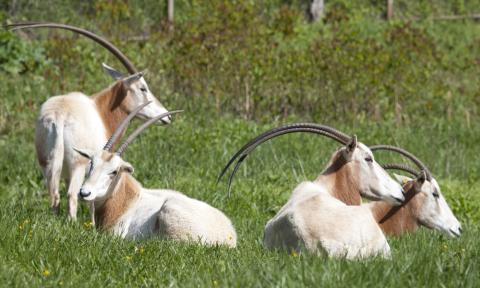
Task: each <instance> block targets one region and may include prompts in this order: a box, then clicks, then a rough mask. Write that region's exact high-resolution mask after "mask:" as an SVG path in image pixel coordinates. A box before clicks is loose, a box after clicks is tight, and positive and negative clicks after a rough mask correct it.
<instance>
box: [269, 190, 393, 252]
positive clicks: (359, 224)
mask: <svg viewBox="0 0 480 288" xmlns="http://www.w3.org/2000/svg"><path fill="white" fill-rule="evenodd" d="M263 243H264V245H265V247H266V248H268V249H274V248H285V249H291V250H295V251H299V250H301V249H302V248H305V249H307V250H308V251H309V252H314V253H322V252H324V253H326V254H327V255H328V256H331V257H346V258H347V259H353V258H365V257H370V256H375V255H379V256H383V257H386V258H388V257H390V246H389V245H388V243H387V240H386V239H385V236H384V235H383V233H382V231H381V229H380V228H379V227H378V225H377V222H376V221H375V219H374V218H373V216H372V214H371V212H370V210H369V209H368V208H366V207H362V206H347V205H346V204H345V203H343V202H341V201H339V200H338V199H335V198H334V197H332V196H331V195H330V194H329V193H328V191H327V189H326V188H325V187H323V186H322V185H321V184H319V183H313V182H303V183H301V184H300V185H298V186H297V188H295V190H294V191H293V193H292V196H291V197H290V199H289V200H288V202H287V203H286V204H285V205H284V206H283V207H282V209H281V210H280V211H279V212H278V213H277V215H276V216H275V217H274V218H272V219H271V220H270V221H268V223H267V225H266V226H265V235H264V240H263Z"/></svg>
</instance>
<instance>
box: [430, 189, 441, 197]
mask: <svg viewBox="0 0 480 288" xmlns="http://www.w3.org/2000/svg"><path fill="white" fill-rule="evenodd" d="M432 195H433V197H435V198H439V197H440V194H438V192H437V191H436V190H435V191H433V193H432Z"/></svg>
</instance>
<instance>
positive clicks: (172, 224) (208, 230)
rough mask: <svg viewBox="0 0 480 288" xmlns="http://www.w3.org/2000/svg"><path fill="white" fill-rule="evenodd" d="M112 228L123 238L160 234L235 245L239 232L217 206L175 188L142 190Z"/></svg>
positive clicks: (169, 237) (181, 239)
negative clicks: (157, 229) (158, 227)
mask: <svg viewBox="0 0 480 288" xmlns="http://www.w3.org/2000/svg"><path fill="white" fill-rule="evenodd" d="M131 205H132V206H131V207H130V208H129V210H128V211H127V212H126V213H125V214H124V215H123V216H122V217H121V219H120V221H119V222H118V224H117V225H115V227H114V228H113V233H115V234H116V235H119V236H121V237H123V238H133V239H139V238H147V237H151V236H153V235H154V234H157V233H156V232H155V231H154V230H155V228H156V227H155V226H156V225H158V223H161V225H160V227H162V228H161V229H160V231H157V232H158V235H159V236H160V237H162V238H165V239H172V240H178V241H198V242H200V243H202V244H206V245H216V244H221V245H227V246H229V247H236V241H237V235H236V232H235V229H234V228H233V225H232V223H231V222H230V220H229V219H228V218H227V217H226V216H225V215H224V214H223V213H222V212H221V211H220V210H218V209H216V208H214V207H212V206H210V205H208V204H206V203H205V202H202V201H199V200H195V199H192V198H189V197H187V196H185V195H184V194H181V193H180V192H177V191H173V190H148V189H142V191H141V193H140V197H139V198H138V199H137V200H136V201H135V202H134V203H132V204H131Z"/></svg>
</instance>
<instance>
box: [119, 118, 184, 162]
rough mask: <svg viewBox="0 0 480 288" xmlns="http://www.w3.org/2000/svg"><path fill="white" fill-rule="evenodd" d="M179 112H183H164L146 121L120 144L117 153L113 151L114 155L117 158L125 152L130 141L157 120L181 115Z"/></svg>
mask: <svg viewBox="0 0 480 288" xmlns="http://www.w3.org/2000/svg"><path fill="white" fill-rule="evenodd" d="M181 112H183V110H175V111H170V112H166V113H163V114H160V115H158V116H156V117H154V118H152V119H150V120H148V121H147V122H145V123H143V124H142V125H141V126H139V127H138V128H137V129H135V131H133V132H132V134H130V135H129V136H128V138H127V140H125V141H124V142H123V143H122V145H121V146H120V148H118V149H117V151H115V154H117V155H118V156H121V155H122V153H123V152H124V151H125V149H127V147H128V145H130V143H132V141H133V140H135V138H137V137H138V135H140V134H141V133H142V132H143V131H144V130H145V129H147V128H148V126H150V125H152V124H153V123H155V122H157V121H158V120H160V119H162V118H164V117H166V116H170V115H173V114H177V113H181Z"/></svg>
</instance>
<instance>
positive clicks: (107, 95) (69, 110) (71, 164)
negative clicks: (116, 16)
mask: <svg viewBox="0 0 480 288" xmlns="http://www.w3.org/2000/svg"><path fill="white" fill-rule="evenodd" d="M9 27H10V28H12V29H13V30H16V29H24V28H41V27H48V28H60V29H66V30H70V31H73V32H76V33H79V34H81V35H84V36H86V37H88V38H90V39H92V40H94V41H95V42H97V43H99V44H101V45H102V46H103V47H105V48H107V49H108V51H110V52H111V53H113V54H114V55H115V56H116V57H117V58H118V59H119V60H120V61H121V62H122V63H123V65H124V66H125V68H126V69H127V70H128V72H129V73H130V74H131V75H129V76H123V75H122V74H121V73H120V72H118V71H116V70H114V69H113V68H111V67H108V66H107V65H105V64H104V68H105V69H106V70H107V72H109V74H110V75H111V76H112V77H114V78H115V79H116V80H117V81H115V82H114V83H113V84H112V85H111V86H110V87H108V88H106V89H105V90H103V91H101V92H98V93H96V94H95V95H93V96H92V97H88V96H87V95H85V94H83V93H80V92H72V93H68V94H66V95H61V96H55V97H51V98H49V99H48V100H47V101H46V102H45V103H44V104H43V105H42V108H41V110H40V115H39V116H38V119H37V124H36V130H35V147H36V151H37V158H38V162H39V164H40V166H41V168H42V172H43V175H44V177H45V180H46V184H47V188H48V192H49V195H50V206H51V208H52V209H53V211H54V212H55V213H58V212H59V207H60V193H59V184H60V178H61V177H64V179H65V180H66V182H67V186H68V192H67V195H68V198H69V200H68V204H69V216H70V217H71V218H72V219H75V218H76V215H77V193H78V191H79V189H80V185H81V184H82V182H83V179H84V175H85V169H86V166H87V163H88V161H86V160H85V159H84V158H83V157H80V156H79V155H78V154H77V153H74V151H73V149H72V147H73V145H75V147H77V148H81V149H90V150H97V149H100V148H101V147H102V145H103V144H104V143H105V142H106V141H107V139H108V138H109V137H110V136H111V135H112V133H113V131H114V130H115V129H116V128H117V127H118V125H119V124H120V122H122V120H124V119H125V118H126V117H127V115H128V113H129V112H131V111H132V110H133V109H134V108H135V107H137V106H139V105H140V104H142V103H146V102H147V101H151V102H153V103H152V104H151V105H149V106H148V107H145V108H144V109H143V110H142V111H140V113H139V114H138V117H139V118H143V119H151V118H153V117H155V116H157V115H159V114H161V113H165V112H166V111H167V110H166V109H165V108H164V107H163V105H162V104H161V103H160V102H159V101H158V100H157V98H155V96H154V95H153V94H152V92H151V91H150V90H149V88H148V85H147V83H146V82H145V79H144V78H143V73H142V72H137V71H136V69H135V67H134V66H133V64H132V63H131V62H130V61H129V60H128V58H127V57H126V56H125V55H123V54H122V53H121V52H120V51H119V50H118V49H117V48H116V47H115V46H114V45H113V44H111V43H110V42H108V41H107V40H105V39H103V38H102V37H100V36H97V35H95V34H93V33H92V32H89V31H86V30H84V29H81V28H77V27H73V26H69V25H63V24H55V23H33V24H32V23H19V24H13V25H9ZM161 120H162V122H165V123H169V122H170V118H169V117H168V116H167V117H164V118H162V119H161ZM114 144H115V143H112V145H114Z"/></svg>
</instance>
